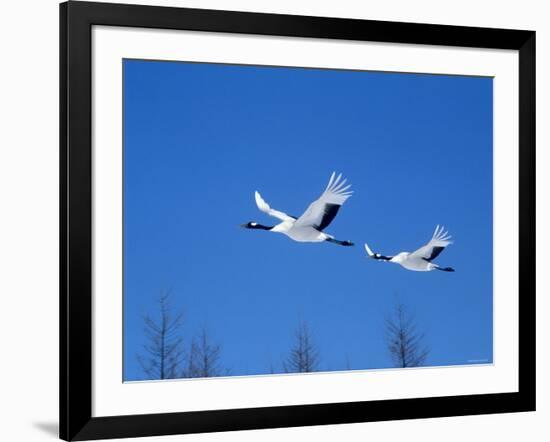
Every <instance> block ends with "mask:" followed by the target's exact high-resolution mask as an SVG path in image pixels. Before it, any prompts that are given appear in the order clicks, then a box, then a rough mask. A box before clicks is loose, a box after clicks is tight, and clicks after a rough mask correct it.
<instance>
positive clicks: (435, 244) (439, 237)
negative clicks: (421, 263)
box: [410, 225, 453, 261]
mask: <svg viewBox="0 0 550 442" xmlns="http://www.w3.org/2000/svg"><path fill="white" fill-rule="evenodd" d="M444 230H445V229H444V227H443V226H441V227H439V225H438V226H437V227H436V228H435V231H434V234H433V236H432V239H431V240H430V242H429V243H428V244H426V245H425V246H422V247H420V248H419V249H418V250H415V251H414V252H412V253H411V255H410V256H416V257H419V258H422V259H425V260H426V261H431V260H433V259H435V258H437V257H438V256H439V254H440V253H441V252H442V251H443V249H444V248H445V247H447V246H448V245H449V244H452V243H453V242H452V241H451V240H450V239H451V235H449V232H445V231H444Z"/></svg>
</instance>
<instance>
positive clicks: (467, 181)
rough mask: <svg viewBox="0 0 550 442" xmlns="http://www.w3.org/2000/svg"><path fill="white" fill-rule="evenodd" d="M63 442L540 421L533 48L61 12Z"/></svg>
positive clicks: (526, 42)
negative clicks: (464, 420)
mask: <svg viewBox="0 0 550 442" xmlns="http://www.w3.org/2000/svg"><path fill="white" fill-rule="evenodd" d="M60 18H61V20H60V22H61V35H60V42H61V46H60V54H61V56H60V60H61V69H60V72H61V78H60V84H61V88H60V103H61V106H60V107H61V115H60V134H61V137H60V138H61V198H60V201H61V204H60V205H61V227H60V228H61V247H60V250H61V265H60V280H61V284H60V286H61V294H60V312H61V314H60V317H61V328H60V347H61V350H60V355H61V363H60V367H61V370H60V379H61V382H60V385H61V392H60V397H61V400H60V403H61V406H60V428H61V435H60V436H61V438H63V439H65V440H87V439H99V438H116V437H134V436H135V437H137V436H149V435H162V434H179V433H192V432H211V431H226V430H241V429H259V428H275V427H286V426H304V425H319V424H336V423H351V422H366V421H377V420H392V419H412V418H424V417H437V416H452V415H467V414H484V413H501V412H514V411H530V410H534V409H535V217H534V214H535V33H534V32H533V31H520V30H504V29H490V28H468V27H456V26H443V25H428V24H413V23H397V22H379V21H369V20H352V19H336V18H321V17H305V16H289V15H275V14H258V13H242V12H228V11H211V10H198V9H183V8H167V7H153V6H136V5H120V4H106V3H87V2H72V1H70V2H67V3H63V4H61V7H60Z"/></svg>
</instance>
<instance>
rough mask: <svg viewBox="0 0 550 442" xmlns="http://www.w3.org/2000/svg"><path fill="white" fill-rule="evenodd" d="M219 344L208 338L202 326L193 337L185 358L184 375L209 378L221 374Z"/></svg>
mask: <svg viewBox="0 0 550 442" xmlns="http://www.w3.org/2000/svg"><path fill="white" fill-rule="evenodd" d="M220 354H221V346H220V345H219V344H214V343H212V342H211V340H210V335H209V334H208V332H207V330H206V328H203V329H202V330H201V332H200V333H199V336H198V337H195V338H193V342H192V344H191V349H190V351H189V355H188V358H187V369H186V370H185V376H186V377H189V378H209V377H214V376H221V374H222V373H223V370H222V368H221V366H220Z"/></svg>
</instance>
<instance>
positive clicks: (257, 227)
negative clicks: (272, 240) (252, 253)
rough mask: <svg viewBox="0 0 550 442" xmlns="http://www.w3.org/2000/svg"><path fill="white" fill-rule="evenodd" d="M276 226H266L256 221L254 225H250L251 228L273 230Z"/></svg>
mask: <svg viewBox="0 0 550 442" xmlns="http://www.w3.org/2000/svg"><path fill="white" fill-rule="evenodd" d="M273 227H274V226H264V225H263V224H258V223H255V224H253V225H250V226H249V227H248V228H249V229H260V230H271V229H272V228H273Z"/></svg>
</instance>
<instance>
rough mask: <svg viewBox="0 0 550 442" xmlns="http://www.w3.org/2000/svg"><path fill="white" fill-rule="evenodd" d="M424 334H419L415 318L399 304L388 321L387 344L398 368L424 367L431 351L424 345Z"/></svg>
mask: <svg viewBox="0 0 550 442" xmlns="http://www.w3.org/2000/svg"><path fill="white" fill-rule="evenodd" d="M423 340H424V334H423V333H418V332H417V327H416V323H415V319H414V316H413V315H411V314H409V313H408V312H407V310H406V308H405V306H404V305H403V304H401V303H398V304H397V305H396V306H395V310H394V312H393V315H392V316H391V317H389V318H387V319H386V344H387V347H388V351H389V353H390V357H391V359H392V361H393V363H394V365H395V366H396V367H418V366H421V365H424V362H425V361H426V358H427V357H428V354H429V349H428V347H426V346H425V345H424V344H423Z"/></svg>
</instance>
